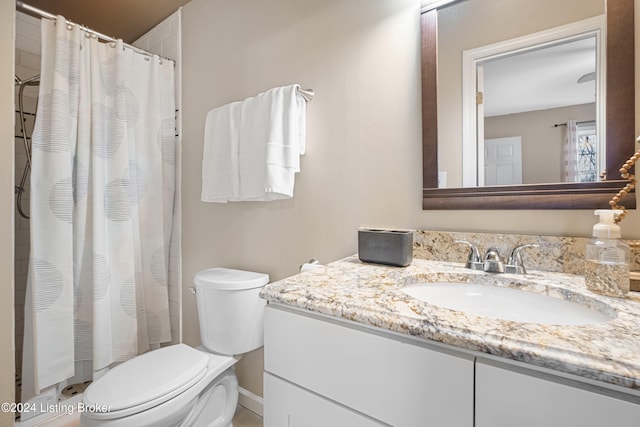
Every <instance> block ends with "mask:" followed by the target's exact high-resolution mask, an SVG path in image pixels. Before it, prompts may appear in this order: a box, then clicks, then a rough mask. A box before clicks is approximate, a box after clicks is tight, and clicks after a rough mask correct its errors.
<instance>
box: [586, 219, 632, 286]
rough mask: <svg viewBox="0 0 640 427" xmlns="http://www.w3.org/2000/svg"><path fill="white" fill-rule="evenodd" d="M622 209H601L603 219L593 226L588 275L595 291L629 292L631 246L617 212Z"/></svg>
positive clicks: (588, 281)
mask: <svg viewBox="0 0 640 427" xmlns="http://www.w3.org/2000/svg"><path fill="white" fill-rule="evenodd" d="M621 213H622V211H621V210H611V209H598V210H596V211H595V212H594V214H595V215H599V216H600V222H599V223H597V224H596V225H594V226H593V237H592V238H591V239H590V240H589V242H587V248H586V254H585V255H586V256H585V274H584V279H585V283H586V285H587V288H588V289H589V290H590V291H592V292H595V293H598V294H601V295H607V296H614V297H622V296H624V295H625V294H626V293H628V292H629V246H628V245H627V244H626V243H624V242H622V241H621V240H620V237H621V232H620V226H618V225H617V224H615V221H614V220H615V216H616V215H620V214H621Z"/></svg>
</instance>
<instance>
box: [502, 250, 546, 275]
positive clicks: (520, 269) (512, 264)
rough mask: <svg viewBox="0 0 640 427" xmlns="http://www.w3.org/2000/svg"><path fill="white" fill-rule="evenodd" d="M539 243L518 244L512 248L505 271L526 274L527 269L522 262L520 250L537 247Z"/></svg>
mask: <svg viewBox="0 0 640 427" xmlns="http://www.w3.org/2000/svg"><path fill="white" fill-rule="evenodd" d="M539 247H540V245H536V244H528V245H520V246H516V247H515V248H513V250H512V251H511V254H509V259H508V261H507V265H506V272H507V273H511V274H527V270H526V269H525V268H524V262H522V256H521V255H520V252H522V250H523V249H525V248H539Z"/></svg>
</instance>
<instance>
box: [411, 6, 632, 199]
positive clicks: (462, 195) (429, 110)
mask: <svg viewBox="0 0 640 427" xmlns="http://www.w3.org/2000/svg"><path fill="white" fill-rule="evenodd" d="M606 11H607V12H606V13H607V40H606V50H607V56H606V60H607V64H606V69H607V79H606V84H607V92H606V94H607V99H606V120H607V174H608V178H610V179H607V180H605V181H600V182H590V183H558V184H527V185H513V186H493V187H463V188H437V187H438V115H437V114H438V113H437V112H438V101H437V83H438V80H437V76H438V58H437V33H438V15H437V14H438V12H437V10H436V9H433V10H430V11H427V12H424V13H423V14H422V17H421V33H422V34H421V42H422V187H423V188H422V209H424V210H433V209H443V210H447V209H596V208H609V200H611V198H612V197H613V196H614V195H615V194H616V193H617V192H618V190H620V189H621V188H622V187H624V185H625V184H626V183H627V181H626V180H622V179H621V177H620V172H619V169H620V167H621V166H622V165H623V164H624V163H625V162H626V161H627V159H628V158H629V157H630V156H631V155H633V153H634V152H635V145H634V141H635V83H634V81H635V68H634V67H635V60H634V52H635V51H634V49H635V48H634V20H633V14H634V10H633V0H606ZM621 204H622V205H624V206H625V207H626V208H627V209H635V208H636V198H635V193H634V192H632V193H630V194H629V195H628V196H627V197H625V198H624V199H623V200H622V201H621Z"/></svg>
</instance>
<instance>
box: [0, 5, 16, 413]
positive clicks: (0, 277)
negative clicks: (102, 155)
mask: <svg viewBox="0 0 640 427" xmlns="http://www.w3.org/2000/svg"><path fill="white" fill-rule="evenodd" d="M14 15H15V3H14V1H13V0H0V58H3V61H0V141H2V143H0V199H1V200H4V202H3V203H2V206H4V208H3V209H0V236H2V238H1V239H0V284H1V285H0V325H2V327H0V342H1V343H2V345H0V403H3V402H13V399H14V394H15V388H14V387H15V379H14V377H13V375H14V354H13V352H14V339H13V334H14V331H13V329H14V328H13V322H14V319H13V283H14V278H13V185H14V178H13V130H14V129H13V119H14V115H13V96H14V95H13V63H14V53H13V52H14V50H13V49H14V47H13V45H14ZM12 420H13V414H11V413H5V412H0V425H3V426H5V425H11V423H12Z"/></svg>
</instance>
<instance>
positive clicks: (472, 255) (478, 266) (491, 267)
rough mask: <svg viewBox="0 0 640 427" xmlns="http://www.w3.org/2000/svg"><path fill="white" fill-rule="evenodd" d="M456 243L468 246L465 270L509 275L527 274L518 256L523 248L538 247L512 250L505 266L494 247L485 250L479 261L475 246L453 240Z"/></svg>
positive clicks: (520, 257)
mask: <svg viewBox="0 0 640 427" xmlns="http://www.w3.org/2000/svg"><path fill="white" fill-rule="evenodd" d="M455 242H456V243H464V244H465V245H468V246H469V256H468V257H467V262H466V264H465V267H466V268H470V269H472V270H479V271H486V272H487V273H511V274H527V270H526V269H525V267H524V262H523V261H522V255H521V254H520V253H521V252H522V250H523V249H525V248H538V247H540V245H536V244H527V245H520V246H516V247H515V248H513V250H512V251H511V253H510V254H509V258H508V259H507V264H506V265H505V264H504V262H503V261H502V258H500V253H499V252H498V249H496V248H495V247H491V248H489V249H487V252H486V253H485V254H484V258H483V260H481V259H480V252H479V251H478V248H477V247H476V245H474V244H473V243H471V242H468V241H466V240H455Z"/></svg>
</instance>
